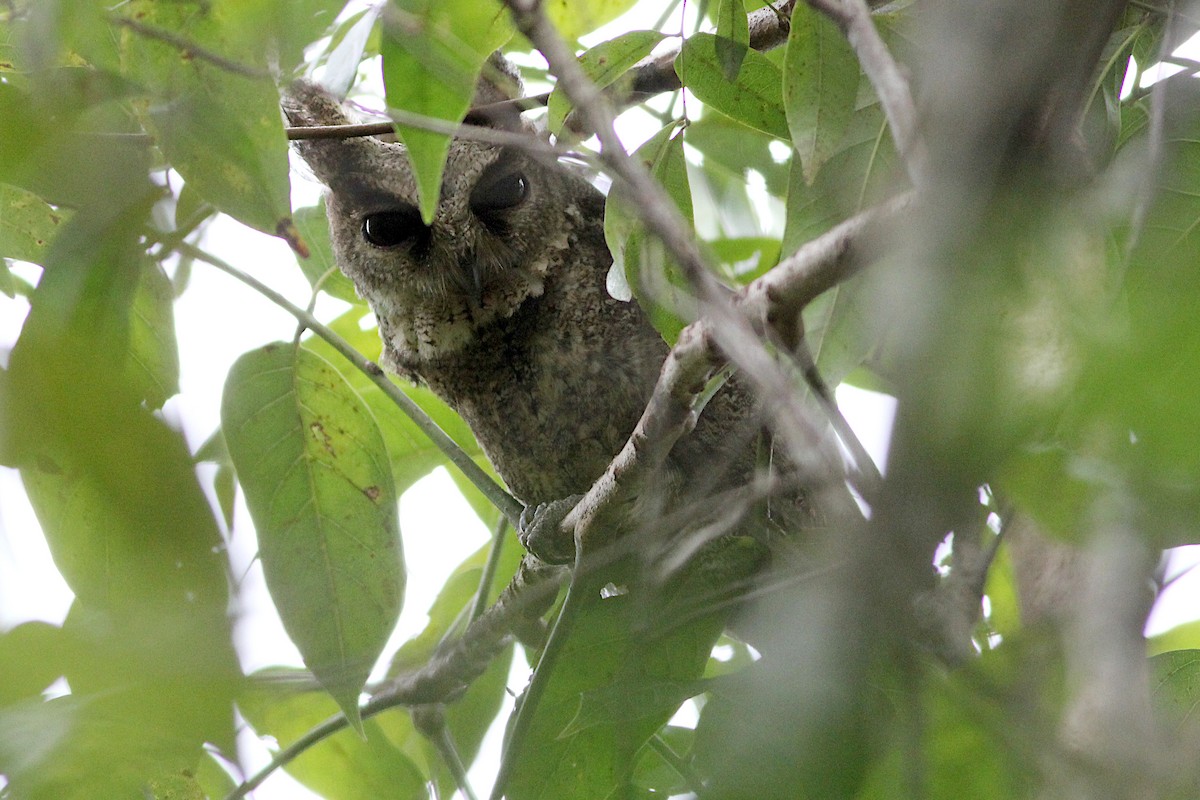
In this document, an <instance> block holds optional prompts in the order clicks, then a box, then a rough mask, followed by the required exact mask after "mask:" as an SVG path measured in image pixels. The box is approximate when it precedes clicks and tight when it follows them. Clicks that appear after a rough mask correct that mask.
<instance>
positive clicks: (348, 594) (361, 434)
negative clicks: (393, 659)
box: [221, 344, 404, 723]
mask: <svg viewBox="0 0 1200 800" xmlns="http://www.w3.org/2000/svg"><path fill="white" fill-rule="evenodd" d="M221 420H222V428H223V429H224V431H225V441H226V443H227V444H228V446H229V454H230V456H231V457H232V459H233V463H234V466H235V467H236V468H237V471H238V478H239V480H240V482H241V485H242V489H243V491H244V492H245V494H246V504H247V505H248V506H249V508H250V514H251V516H252V517H253V519H254V524H255V527H256V529H257V530H258V542H259V554H260V557H261V559H262V564H263V572H264V574H265V576H266V580H267V587H268V589H270V592H271V597H272V598H273V599H274V601H275V605H276V607H277V608H278V609H279V615H280V617H281V618H282V620H283V624H284V628H285V629H286V630H287V631H288V634H289V635H290V636H291V637H292V640H293V641H294V642H295V643H296V646H297V647H298V648H299V650H300V653H301V655H303V657H304V662H305V664H306V665H307V666H308V667H309V669H311V670H312V671H313V674H315V675H316V676H317V678H318V680H320V681H321V683H322V684H323V685H324V686H325V688H326V689H327V690H328V691H329V693H330V694H331V695H333V697H334V699H335V700H336V701H337V702H338V705H339V706H341V708H342V710H343V711H344V712H345V713H346V716H347V717H349V718H350V719H351V721H353V722H356V723H357V721H358V695H359V692H361V691H362V687H363V685H364V684H365V683H366V680H367V675H368V674H369V673H370V671H371V668H372V667H373V666H374V664H375V661H376V659H377V658H378V657H379V654H380V652H382V650H383V646H384V644H386V642H387V639H388V636H389V634H390V633H391V631H392V628H393V627H394V626H395V624H396V618H397V616H398V615H399V613H400V601H401V598H402V596H403V589H404V568H403V561H402V554H401V550H400V537H399V523H398V521H397V511H396V491H395V481H394V479H393V478H392V472H391V466H390V465H389V463H388V460H387V452H386V450H385V448H384V444H383V437H382V436H381V435H380V433H379V428H378V426H377V425H376V424H375V420H374V418H373V417H372V415H371V412H370V410H369V409H368V408H367V407H366V405H365V404H364V403H363V401H362V399H361V398H360V397H359V396H358V395H357V394H356V393H355V392H354V390H353V389H352V388H350V386H349V385H348V384H347V383H346V381H345V380H344V379H343V378H342V376H341V375H340V374H339V373H338V371H337V370H336V369H334V368H333V367H332V366H331V365H330V364H329V362H327V361H325V359H323V358H321V357H320V356H317V355H314V354H313V353H311V352H309V351H307V350H305V349H303V348H297V347H294V346H291V345H286V344H272V345H267V346H265V347H263V348H261V349H259V350H254V351H251V352H249V353H247V354H245V355H243V356H242V357H241V358H240V359H238V361H237V363H235V364H234V366H233V368H232V369H231V370H230V374H229V379H228V380H227V382H226V385H225V396H224V400H223V401H222V407H221Z"/></svg>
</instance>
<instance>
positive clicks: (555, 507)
mask: <svg viewBox="0 0 1200 800" xmlns="http://www.w3.org/2000/svg"><path fill="white" fill-rule="evenodd" d="M582 499H583V495H581V494H574V495H571V496H570V497H564V498H562V499H561V500H551V501H550V502H549V503H539V504H537V505H536V506H525V510H524V511H522V512H521V520H520V527H519V528H518V529H517V539H518V540H520V542H521V545H522V546H523V547H524V548H525V549H526V550H528V551H529V552H531V553H533V554H534V555H535V556H537V557H538V558H540V559H541V560H542V561H545V562H546V563H547V564H570V563H572V562H573V561H574V560H575V536H574V535H573V534H572V532H571V531H569V530H563V527H562V523H563V520H564V519H566V517H567V515H568V514H570V513H571V510H572V509H573V508H575V506H576V505H577V504H578V503H579V501H580V500H582Z"/></svg>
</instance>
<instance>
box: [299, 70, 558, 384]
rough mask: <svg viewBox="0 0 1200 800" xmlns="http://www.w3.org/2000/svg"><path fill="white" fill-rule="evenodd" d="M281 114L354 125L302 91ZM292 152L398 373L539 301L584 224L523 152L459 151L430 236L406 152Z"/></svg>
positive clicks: (549, 168)
mask: <svg viewBox="0 0 1200 800" xmlns="http://www.w3.org/2000/svg"><path fill="white" fill-rule="evenodd" d="M477 99H479V100H483V101H484V102H488V101H494V100H495V99H499V97H497V96H495V95H490V96H489V95H488V94H485V93H484V92H483V91H481V92H480V97H478V98H477ZM284 110H285V112H286V113H287V115H288V118H289V120H290V121H291V123H292V124H293V125H304V126H311V125H342V124H347V123H350V122H351V121H352V120H351V119H350V118H349V116H348V115H347V113H346V110H345V108H344V106H343V105H342V104H341V103H340V102H339V101H337V100H336V99H335V98H333V97H332V96H330V95H329V94H328V93H326V92H325V91H324V90H322V89H320V88H319V87H317V86H314V85H313V84H309V83H300V84H297V85H295V86H294V87H293V89H292V91H291V93H290V95H289V97H288V98H287V99H286V100H285V102H284ZM514 119H515V118H514ZM531 135H532V134H531ZM297 149H298V150H299V152H300V155H301V156H302V157H303V159H304V160H305V161H306V162H307V163H308V165H309V166H310V167H311V168H312V170H313V172H314V173H315V174H316V176H317V178H318V179H319V180H321V182H322V183H324V184H325V185H326V186H327V187H328V189H329V192H328V194H327V196H326V206H327V209H328V214H329V223H330V233H331V236H332V241H333V248H334V253H335V256H336V258H337V262H338V266H339V267H340V268H341V269H342V271H343V272H345V273H346V274H347V275H348V276H349V277H350V278H351V279H352V280H353V281H354V283H355V285H356V287H357V288H358V292H359V294H360V295H362V296H363V298H364V299H366V300H367V302H368V303H369V304H370V305H371V307H372V309H373V310H374V311H375V313H376V316H377V318H378V319H379V322H380V330H381V333H382V334H383V336H384V344H385V362H386V363H390V365H392V366H394V367H397V368H400V369H411V368H413V367H415V366H416V364H417V363H419V362H420V361H425V360H430V359H435V358H438V357H441V356H444V355H447V354H451V353H453V352H456V351H457V350H460V349H461V348H462V347H463V346H464V345H465V344H467V343H469V342H470V341H472V340H473V338H474V337H475V336H476V333H477V330H478V329H479V328H480V327H481V326H484V325H488V324H491V323H494V322H495V321H496V320H497V319H501V318H504V317H508V316H511V315H512V314H513V313H514V312H515V311H516V309H517V308H519V307H520V305H521V303H523V302H524V301H525V300H527V299H528V298H530V297H535V296H538V295H540V294H541V293H542V291H543V281H544V278H545V277H546V274H547V271H548V270H549V268H550V265H551V264H552V263H553V262H555V261H556V260H557V259H556V253H560V252H561V251H563V250H565V249H566V248H567V247H568V229H569V228H570V224H568V218H572V219H573V218H577V216H578V213H579V212H578V210H577V209H575V208H574V207H573V205H574V204H573V197H574V196H575V195H576V194H577V192H578V183H579V179H578V178H576V177H571V176H565V175H564V174H563V172H562V170H561V168H560V167H558V166H557V165H556V164H554V163H553V162H547V161H546V160H544V158H540V157H535V156H534V155H531V154H530V152H529V151H527V150H525V149H523V148H521V147H519V146H508V147H500V146H496V145H494V144H485V143H481V142H476V141H469V140H465V139H456V140H454V142H453V143H452V145H451V147H450V151H449V155H448V158H447V162H446V168H445V173H444V176H443V184H442V188H441V194H440V197H439V200H438V205H437V210H436V213H435V215H434V218H433V221H432V222H431V223H430V224H429V225H426V224H425V223H424V221H423V220H422V219H421V214H420V211H419V210H418V205H417V202H418V200H417V185H416V180H415V177H414V174H413V169H412V165H411V163H410V161H409V158H408V154H407V151H406V148H405V147H404V146H403V145H402V144H399V143H396V142H390V141H384V140H382V139H379V138H374V137H359V138H347V139H307V140H302V141H301V142H299V143H298V146H297Z"/></svg>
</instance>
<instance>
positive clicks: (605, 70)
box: [546, 31, 665, 134]
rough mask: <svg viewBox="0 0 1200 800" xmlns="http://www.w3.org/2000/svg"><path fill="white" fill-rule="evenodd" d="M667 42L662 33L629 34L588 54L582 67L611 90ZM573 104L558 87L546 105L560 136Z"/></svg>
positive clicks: (581, 61) (552, 128)
mask: <svg viewBox="0 0 1200 800" xmlns="http://www.w3.org/2000/svg"><path fill="white" fill-rule="evenodd" d="M664 38H665V36H664V34H661V33H659V32H658V31H629V32H627V33H623V34H621V35H620V36H617V37H616V38H614V39H609V40H608V41H606V42H601V43H600V44H598V45H596V46H595V47H593V48H590V49H588V50H585V51H584V52H583V54H582V55H580V56H579V66H580V67H582V68H583V72H584V74H585V75H587V76H588V77H589V78H591V79H592V82H593V83H595V84H596V86H597V87H599V88H601V89H603V88H604V87H606V86H611V85H612V84H613V83H615V82H616V81H617V80H618V79H619V78H620V77H621V76H622V75H624V74H625V73H626V72H627V71H628V70H629V68H630V67H632V66H633V65H634V64H636V63H638V62H639V61H641V60H642V59H643V58H645V57H646V56H648V55H650V51H651V50H653V49H654V48H655V46H656V45H657V44H658V43H659V42H661V41H662V40H663V39H664ZM571 107H572V104H571V100H570V99H569V98H568V97H567V96H566V94H565V93H564V92H563V91H562V90H561V89H560V88H559V87H558V86H557V85H556V86H555V88H554V90H553V91H552V92H550V99H549V101H547V103H546V108H547V110H548V113H549V121H548V123H547V124H548V126H549V128H550V131H551V132H552V133H555V134H557V133H558V132H559V131H560V130H561V129H562V126H563V122H564V121H565V120H566V118H567V114H568V113H570V111H571Z"/></svg>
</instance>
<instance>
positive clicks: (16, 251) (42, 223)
mask: <svg viewBox="0 0 1200 800" xmlns="http://www.w3.org/2000/svg"><path fill="white" fill-rule="evenodd" d="M66 213H67V212H64V211H59V210H56V209H55V208H54V207H53V206H51V205H50V204H49V203H46V202H44V201H43V200H42V199H41V198H39V197H38V196H37V195H35V194H31V193H29V192H26V191H24V190H23V189H18V188H16V187H15V186H5V185H3V184H0V257H2V258H15V259H18V260H20V261H32V262H33V263H34V264H41V263H43V260H44V259H45V255H46V248H47V245H48V244H49V243H50V242H51V241H52V240H53V239H54V236H55V234H56V233H57V232H58V229H59V226H61V225H62V223H63V221H64V219H65V218H66ZM6 294H8V296H9V297H12V293H11V292H6Z"/></svg>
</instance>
